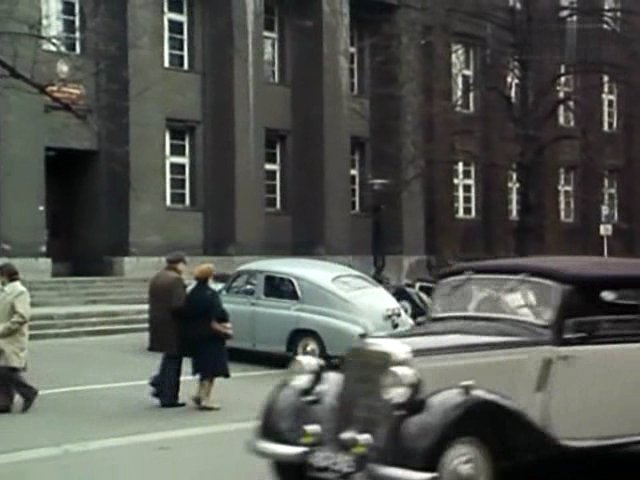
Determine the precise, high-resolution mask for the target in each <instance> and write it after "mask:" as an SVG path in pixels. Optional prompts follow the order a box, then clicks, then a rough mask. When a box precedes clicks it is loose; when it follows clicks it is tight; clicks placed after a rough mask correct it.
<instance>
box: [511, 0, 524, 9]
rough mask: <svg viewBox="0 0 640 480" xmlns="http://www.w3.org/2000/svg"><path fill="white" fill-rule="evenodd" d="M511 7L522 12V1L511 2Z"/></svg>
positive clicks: (514, 0) (513, 0)
mask: <svg viewBox="0 0 640 480" xmlns="http://www.w3.org/2000/svg"><path fill="white" fill-rule="evenodd" d="M509 7H511V8H513V9H515V10H522V0H509Z"/></svg>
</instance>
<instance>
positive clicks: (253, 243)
mask: <svg viewBox="0 0 640 480" xmlns="http://www.w3.org/2000/svg"><path fill="white" fill-rule="evenodd" d="M261 4H262V2H261V1H260V0H242V1H240V0H217V1H215V2H204V3H203V16H204V20H203V29H204V34H203V43H204V45H203V54H204V55H203V56H204V72H203V74H204V80H203V88H204V92H203V98H204V116H203V123H204V156H205V158H204V162H203V164H204V183H205V187H204V198H205V215H204V218H205V220H204V221H205V252H206V253H207V254H212V253H221V254H240V253H257V251H258V250H259V249H260V248H262V245H263V243H264V195H263V190H264V169H263V161H264V159H263V157H262V152H263V142H264V140H263V138H264V134H263V132H262V131H261V129H260V126H259V124H258V123H257V119H258V116H257V113H256V112H257V111H258V110H257V108H258V107H257V97H258V96H257V91H258V88H259V86H260V85H261V83H260V82H262V78H263V77H262V58H260V51H261V49H258V48H256V47H257V45H258V44H259V42H260V41H261V34H262V33H261V32H262V29H261V28H260V25H259V23H258V20H257V19H258V18H259V17H260V16H259V15H258V9H259V8H261Z"/></svg>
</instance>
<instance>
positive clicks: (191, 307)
mask: <svg viewBox="0 0 640 480" xmlns="http://www.w3.org/2000/svg"><path fill="white" fill-rule="evenodd" d="M213 274H214V267H213V265H212V264H203V265H200V266H198V267H197V268H196V269H195V272H194V279H195V284H194V285H193V286H192V287H191V289H190V290H189V293H188V294H187V298H186V302H185V310H184V317H183V318H184V347H185V350H186V353H187V355H189V356H191V357H192V364H193V374H194V375H199V377H200V383H199V388H198V393H197V394H196V395H195V397H193V401H194V403H195V404H196V405H197V406H198V408H199V409H200V410H219V409H220V408H221V407H220V405H219V404H217V403H215V402H213V400H212V396H211V392H212V390H213V386H214V382H215V379H216V378H218V377H224V378H229V377H230V374H229V362H228V355H227V347H226V341H227V339H229V338H231V336H232V334H233V331H232V329H231V323H230V322H229V314H228V313H227V311H226V310H225V309H224V307H223V306H222V301H221V300H220V296H219V295H218V292H216V291H215V290H214V289H213V288H211V286H210V281H211V279H212V278H213Z"/></svg>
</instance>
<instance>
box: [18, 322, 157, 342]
mask: <svg viewBox="0 0 640 480" xmlns="http://www.w3.org/2000/svg"><path fill="white" fill-rule="evenodd" d="M146 331H147V325H146V323H145V324H144V325H115V326H112V325H104V326H100V327H68V328H67V327H61V328H54V329H49V330H39V331H36V332H33V333H32V334H30V338H31V340H50V339H53V338H76V337H99V336H105V335H122V334H125V333H142V332H146Z"/></svg>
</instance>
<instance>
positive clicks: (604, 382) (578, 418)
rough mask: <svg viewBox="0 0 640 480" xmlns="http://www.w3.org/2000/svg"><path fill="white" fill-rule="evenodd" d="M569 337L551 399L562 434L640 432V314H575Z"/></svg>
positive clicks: (555, 426)
mask: <svg viewBox="0 0 640 480" xmlns="http://www.w3.org/2000/svg"><path fill="white" fill-rule="evenodd" d="M635 308H636V309H637V306H636V307H635ZM594 310H595V309H594ZM596 311H597V310H596ZM563 338H564V342H563V345H561V346H560V347H558V348H557V353H556V355H555V364H554V366H553V370H552V383H551V389H550V399H549V421H550V427H551V430H552V431H553V432H554V434H555V435H556V437H557V438H559V439H562V440H565V441H568V442H585V441H592V440H596V441H603V440H610V439H616V438H623V437H630V436H640V407H639V406H638V397H637V393H638V392H640V368H638V365H640V320H639V318H638V314H637V313H635V314H633V315H615V316H613V315H599V316H598V315H595V316H589V317H584V318H575V319H573V320H571V321H569V322H567V324H566V327H565V331H564V333H563Z"/></svg>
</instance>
